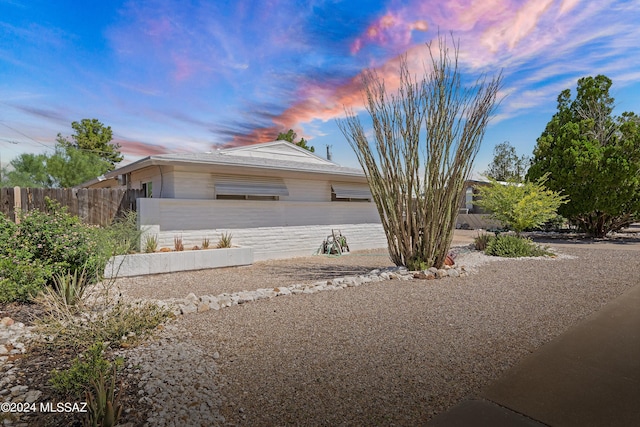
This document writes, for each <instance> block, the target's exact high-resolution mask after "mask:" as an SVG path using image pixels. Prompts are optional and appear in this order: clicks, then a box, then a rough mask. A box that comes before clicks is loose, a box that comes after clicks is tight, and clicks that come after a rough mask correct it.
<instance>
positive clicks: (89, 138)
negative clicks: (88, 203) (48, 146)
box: [56, 119, 123, 176]
mask: <svg viewBox="0 0 640 427" xmlns="http://www.w3.org/2000/svg"><path fill="white" fill-rule="evenodd" d="M71 127H72V128H73V130H74V131H75V133H74V134H73V135H71V140H68V139H66V138H64V137H63V136H62V135H61V134H58V137H57V139H56V141H57V142H58V145H60V146H61V147H63V148H67V147H73V148H76V149H78V150H82V151H86V152H92V153H93V154H95V155H97V156H98V157H100V158H101V159H102V160H104V161H106V162H107V163H108V164H109V169H107V170H106V171H105V172H108V171H112V170H114V169H115V168H116V164H117V163H120V162H121V161H122V159H123V157H122V154H120V145H119V144H112V143H111V140H112V139H113V132H112V131H111V126H104V125H103V124H102V123H101V122H100V121H99V120H98V119H82V120H81V121H80V122H73V123H71ZM96 176H97V175H96Z"/></svg>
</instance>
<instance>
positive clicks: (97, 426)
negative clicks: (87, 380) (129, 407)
mask: <svg viewBox="0 0 640 427" xmlns="http://www.w3.org/2000/svg"><path fill="white" fill-rule="evenodd" d="M107 381H108V380H107V379H106V378H105V377H104V375H103V374H102V372H101V373H100V375H99V377H98V380H97V381H94V380H92V381H91V385H92V386H93V388H94V392H90V391H88V392H87V393H86V396H87V407H88V411H87V415H86V417H85V419H84V423H83V425H84V426H85V427H112V426H115V425H116V424H117V423H118V420H119V419H120V415H122V404H121V403H120V393H121V392H122V381H121V382H120V389H119V391H118V393H117V394H116V392H115V391H116V367H115V365H114V366H113V370H112V373H111V380H110V381H109V382H108V383H107ZM94 393H95V395H94Z"/></svg>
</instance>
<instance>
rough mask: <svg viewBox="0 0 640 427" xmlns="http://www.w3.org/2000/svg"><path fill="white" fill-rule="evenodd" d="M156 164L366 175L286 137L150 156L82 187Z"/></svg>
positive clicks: (81, 185)
mask: <svg viewBox="0 0 640 427" xmlns="http://www.w3.org/2000/svg"><path fill="white" fill-rule="evenodd" d="M157 165H175V166H178V165H182V166H184V165H211V166H215V165H220V166H236V165H237V166H242V167H248V168H252V169H254V168H255V169H266V170H285V171H295V172H312V173H320V174H329V175H342V176H358V177H364V173H363V172H362V170H361V169H354V168H348V167H344V166H340V165H338V164H337V163H334V162H331V161H329V160H327V159H323V158H322V157H319V156H317V155H315V154H314V153H312V152H310V151H308V150H305V149H304V148H300V147H298V146H296V145H294V144H291V143H289V142H286V141H273V142H266V143H261V144H254V145H248V146H243V147H237V148H228V149H222V150H216V151H212V152H207V153H172V154H160V155H154V156H148V157H145V158H143V159H140V160H138V161H135V162H133V163H130V164H128V165H126V166H123V167H121V168H118V169H115V170H113V171H111V172H108V173H106V174H104V175H103V176H100V177H98V178H95V179H92V180H91V181H88V182H85V183H83V184H80V185H79V187H89V186H91V185H93V184H95V183H97V182H100V181H104V180H106V179H112V178H116V177H118V176H119V175H124V174H127V173H131V172H134V171H136V170H139V169H142V168H145V167H148V166H157Z"/></svg>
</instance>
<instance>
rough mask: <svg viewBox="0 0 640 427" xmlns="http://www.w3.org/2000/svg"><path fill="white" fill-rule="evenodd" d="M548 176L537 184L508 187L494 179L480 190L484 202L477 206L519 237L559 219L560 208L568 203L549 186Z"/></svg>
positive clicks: (529, 183)
mask: <svg viewBox="0 0 640 427" xmlns="http://www.w3.org/2000/svg"><path fill="white" fill-rule="evenodd" d="M547 177H548V176H547V175H545V176H543V177H542V178H540V179H539V180H538V181H537V182H529V181H528V182H525V183H515V182H510V183H506V184H502V183H499V182H498V181H496V180H495V179H491V185H489V186H486V187H480V188H479V189H478V191H479V194H480V200H479V201H477V202H474V204H476V205H478V206H481V207H483V208H485V209H488V210H490V211H491V212H492V214H491V216H492V217H493V218H495V219H497V220H498V221H500V222H502V223H504V224H506V225H508V226H509V227H510V228H512V229H513V230H514V231H515V232H516V234H517V235H518V236H519V235H520V233H521V232H522V231H524V230H525V229H527V228H535V227H538V226H540V225H542V224H544V223H545V222H547V221H549V220H551V219H553V218H555V217H556V215H557V211H558V208H559V207H560V206H561V205H562V204H564V203H567V198H566V196H561V195H560V193H558V192H556V191H552V190H549V189H547V188H546V187H545V185H544V183H545V181H546V179H547Z"/></svg>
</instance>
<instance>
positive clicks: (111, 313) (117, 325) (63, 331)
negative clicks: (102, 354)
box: [37, 301, 171, 350]
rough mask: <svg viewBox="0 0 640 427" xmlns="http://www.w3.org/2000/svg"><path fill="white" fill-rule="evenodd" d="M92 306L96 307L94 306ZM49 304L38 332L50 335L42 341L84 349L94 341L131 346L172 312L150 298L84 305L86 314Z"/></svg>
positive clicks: (61, 346)
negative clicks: (92, 305)
mask: <svg viewBox="0 0 640 427" xmlns="http://www.w3.org/2000/svg"><path fill="white" fill-rule="evenodd" d="M92 309H93V310H92ZM56 310H57V307H50V310H49V314H48V315H47V316H45V317H43V318H41V319H40V320H39V321H38V322H37V332H38V333H39V334H40V335H41V336H43V337H48V338H47V340H46V341H44V342H43V343H42V344H43V345H47V346H48V347H52V348H70V349H74V350H82V349H83V348H87V346H89V345H91V344H92V343H95V342H109V343H111V345H112V346H123V347H128V346H130V345H132V344H134V343H135V342H136V341H137V340H139V339H143V338H145V337H146V336H147V335H149V334H151V332H152V331H154V330H155V329H156V328H157V327H158V326H159V325H160V324H162V323H164V322H165V321H167V320H168V319H169V318H170V316H171V313H170V311H169V310H168V309H165V308H162V307H160V306H158V305H156V304H154V303H151V302H141V303H124V302H116V303H114V304H111V305H109V306H107V307H103V308H100V307H98V308H95V307H91V302H90V301H89V302H88V303H87V304H85V305H84V307H83V310H84V311H85V315H81V316H71V317H70V316H68V315H67V312H66V311H64V310H62V311H61V310H57V311H56Z"/></svg>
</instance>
